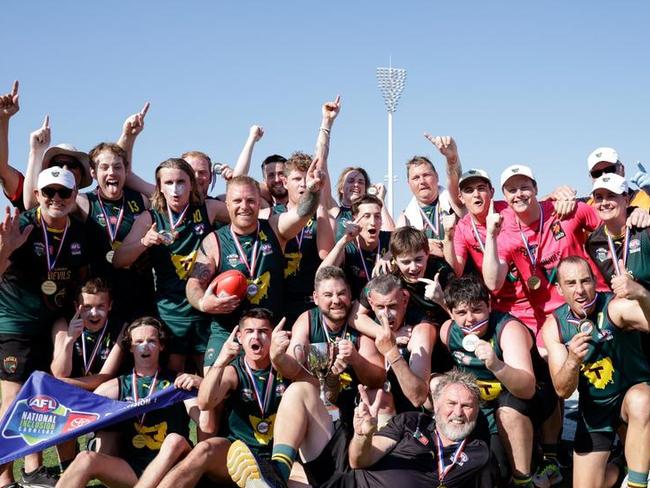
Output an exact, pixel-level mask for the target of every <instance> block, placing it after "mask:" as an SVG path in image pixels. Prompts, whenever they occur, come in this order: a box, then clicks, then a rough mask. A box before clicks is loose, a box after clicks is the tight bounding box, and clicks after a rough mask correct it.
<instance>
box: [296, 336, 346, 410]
mask: <svg viewBox="0 0 650 488" xmlns="http://www.w3.org/2000/svg"><path fill="white" fill-rule="evenodd" d="M298 351H300V355H298ZM293 354H294V356H295V357H296V360H297V361H298V364H299V365H300V367H301V368H302V369H304V370H305V371H307V373H309V374H310V375H312V376H315V377H316V378H318V383H319V384H320V399H321V400H322V402H323V404H325V406H326V407H327V406H330V405H332V402H331V401H330V400H329V398H328V395H327V392H328V389H327V387H326V380H327V377H328V374H329V373H330V369H331V368H332V365H333V364H334V361H335V359H336V355H337V346H336V344H335V343H332V342H316V343H314V344H309V345H307V346H304V345H303V344H296V345H295V346H294V348H293ZM305 363H306V367H305ZM337 380H338V375H337ZM327 386H329V382H327Z"/></svg>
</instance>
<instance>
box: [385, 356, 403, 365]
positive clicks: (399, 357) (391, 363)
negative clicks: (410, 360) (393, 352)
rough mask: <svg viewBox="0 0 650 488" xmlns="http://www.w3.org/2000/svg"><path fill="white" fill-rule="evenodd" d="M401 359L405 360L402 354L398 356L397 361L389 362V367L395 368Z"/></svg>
mask: <svg viewBox="0 0 650 488" xmlns="http://www.w3.org/2000/svg"><path fill="white" fill-rule="evenodd" d="M400 359H404V357H403V356H402V355H401V354H400V355H399V356H397V357H396V358H395V359H393V360H392V361H389V362H388V366H390V367H391V368H392V367H393V364H395V363H396V362H397V361H399V360H400Z"/></svg>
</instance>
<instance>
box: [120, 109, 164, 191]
mask: <svg viewBox="0 0 650 488" xmlns="http://www.w3.org/2000/svg"><path fill="white" fill-rule="evenodd" d="M149 106H150V104H149V102H147V103H145V104H144V107H142V110H140V111H139V112H138V113H135V114H133V115H131V116H129V117H128V118H127V119H126V120H125V121H124V125H123V126H122V134H121V135H120V138H119V140H118V141H117V144H118V146H120V147H121V148H122V149H124V150H125V151H126V155H127V159H128V160H129V163H130V164H129V171H128V172H127V174H126V186H127V187H128V188H131V189H132V190H135V191H137V192H139V193H142V194H143V195H145V196H147V197H151V195H152V194H153V192H154V190H155V189H156V186H155V185H152V184H151V183H149V182H147V181H145V180H143V179H142V178H141V177H140V176H138V175H137V174H135V172H134V171H133V170H134V167H135V165H134V164H133V146H134V145H135V140H136V139H137V138H138V136H139V135H140V133H141V132H142V131H143V130H144V118H145V116H146V115H147V112H148V111H149Z"/></svg>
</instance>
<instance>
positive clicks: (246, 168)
mask: <svg viewBox="0 0 650 488" xmlns="http://www.w3.org/2000/svg"><path fill="white" fill-rule="evenodd" d="M262 137H264V129H263V128H262V127H260V126H259V125H253V126H251V128H250V130H249V131H248V138H247V139H246V142H245V143H244V147H242V149H241V152H240V153H239V157H238V158H237V163H235V167H234V168H233V176H241V175H248V173H249V172H250V169H251V159H252V158H253V149H254V148H255V144H257V143H258V142H259V141H260V139H262Z"/></svg>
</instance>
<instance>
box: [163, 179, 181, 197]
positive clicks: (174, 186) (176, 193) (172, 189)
mask: <svg viewBox="0 0 650 488" xmlns="http://www.w3.org/2000/svg"><path fill="white" fill-rule="evenodd" d="M164 188H165V190H167V191H166V192H165V193H167V194H169V196H172V197H180V196H182V195H183V194H184V193H185V183H177V182H173V183H169V184H166V185H165V186H164Z"/></svg>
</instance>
